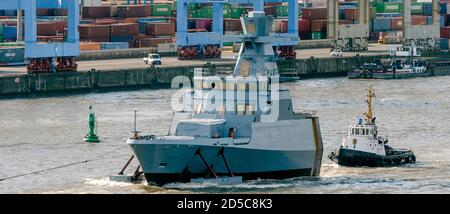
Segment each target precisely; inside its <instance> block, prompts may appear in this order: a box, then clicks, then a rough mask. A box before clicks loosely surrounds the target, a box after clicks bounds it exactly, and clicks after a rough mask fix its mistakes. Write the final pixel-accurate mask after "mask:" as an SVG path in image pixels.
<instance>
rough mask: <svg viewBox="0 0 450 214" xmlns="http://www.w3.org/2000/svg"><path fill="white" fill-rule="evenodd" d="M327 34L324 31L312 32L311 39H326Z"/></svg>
mask: <svg viewBox="0 0 450 214" xmlns="http://www.w3.org/2000/svg"><path fill="white" fill-rule="evenodd" d="M325 38H326V34H325V33H324V32H312V33H311V39H325Z"/></svg>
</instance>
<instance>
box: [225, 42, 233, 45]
mask: <svg viewBox="0 0 450 214" xmlns="http://www.w3.org/2000/svg"><path fill="white" fill-rule="evenodd" d="M223 46H233V42H224V43H223Z"/></svg>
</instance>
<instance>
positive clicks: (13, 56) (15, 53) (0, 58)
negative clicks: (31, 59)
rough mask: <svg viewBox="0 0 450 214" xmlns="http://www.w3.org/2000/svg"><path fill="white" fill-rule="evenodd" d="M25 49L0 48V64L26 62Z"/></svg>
mask: <svg viewBox="0 0 450 214" xmlns="http://www.w3.org/2000/svg"><path fill="white" fill-rule="evenodd" d="M24 55H25V48H24V47H19V48H17V47H14V48H13V47H11V48H0V63H18V62H24V61H25V57H24Z"/></svg>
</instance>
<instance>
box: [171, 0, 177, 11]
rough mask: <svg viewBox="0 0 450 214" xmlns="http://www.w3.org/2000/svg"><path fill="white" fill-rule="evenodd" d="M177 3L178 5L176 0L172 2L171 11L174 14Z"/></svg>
mask: <svg viewBox="0 0 450 214" xmlns="http://www.w3.org/2000/svg"><path fill="white" fill-rule="evenodd" d="M177 3H178V2H177V0H174V1H173V7H172V10H173V11H175V12H177Z"/></svg>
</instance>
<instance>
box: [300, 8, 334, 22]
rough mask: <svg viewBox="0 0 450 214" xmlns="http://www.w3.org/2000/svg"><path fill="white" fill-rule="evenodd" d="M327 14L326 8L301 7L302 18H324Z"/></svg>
mask: <svg viewBox="0 0 450 214" xmlns="http://www.w3.org/2000/svg"><path fill="white" fill-rule="evenodd" d="M327 14H328V9H327V8H320V7H318V8H303V9H302V19H316V20H317V19H326V18H327Z"/></svg>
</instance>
